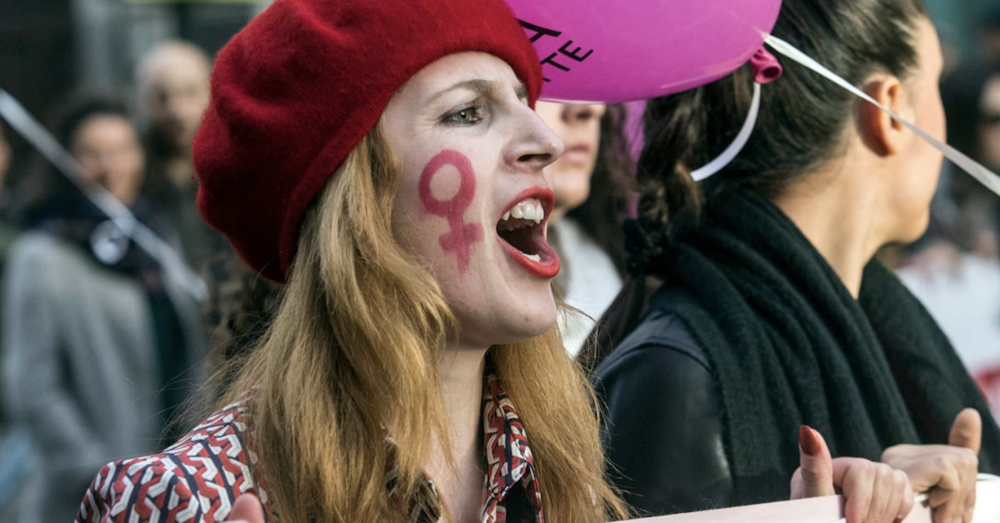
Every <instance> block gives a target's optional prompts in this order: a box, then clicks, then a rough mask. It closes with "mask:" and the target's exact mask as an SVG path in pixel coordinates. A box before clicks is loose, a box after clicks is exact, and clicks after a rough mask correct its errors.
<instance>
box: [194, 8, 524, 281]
mask: <svg viewBox="0 0 1000 523" xmlns="http://www.w3.org/2000/svg"><path fill="white" fill-rule="evenodd" d="M462 51H482V52H485V53H489V54H492V55H494V56H497V57H499V58H501V59H503V60H504V61H506V62H507V63H508V64H510V66H511V67H512V68H513V69H514V72H515V73H517V75H518V77H519V78H520V79H521V81H523V82H524V83H525V84H526V85H527V86H528V91H529V96H530V99H531V101H532V103H534V100H535V99H536V98H537V96H538V94H539V91H540V90H541V81H542V74H541V67H540V65H539V63H538V57H537V55H536V54H535V51H534V49H533V48H532V47H531V43H530V42H529V41H528V37H527V36H526V35H525V33H524V31H523V30H522V29H521V27H520V25H519V24H518V22H517V20H516V19H515V18H514V15H513V13H512V12H511V11H510V9H509V8H508V7H507V6H506V4H504V2H503V1H502V0H277V1H276V2H274V4H273V5H271V7H269V8H268V9H267V10H266V11H264V12H263V13H261V14H260V15H259V16H257V18H256V19H254V20H253V21H252V22H251V23H250V24H249V25H247V27H246V28H244V29H243V30H242V31H240V32H239V33H238V34H237V35H236V36H234V37H233V39H232V40H231V41H230V42H229V43H228V44H226V46H225V47H224V48H223V49H222V51H220V52H219V56H218V58H217V60H216V62H215V68H214V70H213V71H212V97H211V102H210V103H209V106H208V109H207V111H206V113H205V118H204V121H203V122H202V124H201V128H200V129H199V130H198V134H197V136H196V137H195V140H194V145H193V149H192V154H193V158H194V166H195V172H196V173H197V177H198V181H199V189H198V209H199V210H200V211H201V215H202V217H203V218H204V219H205V221H206V222H208V224H209V225H211V226H212V227H214V228H216V229H218V230H219V231H220V232H222V233H223V234H224V235H225V236H226V237H227V238H228V239H229V241H230V243H232V244H233V247H234V248H235V249H236V252H237V253H239V255H240V256H241V257H242V258H243V260H244V261H246V262H247V264H249V265H250V266H251V267H252V268H253V269H254V270H256V271H259V272H260V273H261V274H263V275H264V276H266V277H267V278H270V279H272V280H275V281H279V282H284V281H285V280H286V278H287V276H288V268H289V266H290V265H291V262H292V258H293V257H294V255H295V247H296V241H297V239H298V230H299V225H300V224H301V222H302V217H303V215H304V214H305V211H306V209H307V208H308V207H309V205H310V204H311V203H312V201H313V200H314V199H315V198H316V196H317V194H318V193H319V191H320V189H321V188H322V187H323V184H324V183H326V181H327V179H329V177H330V176H331V175H332V174H333V173H334V171H336V170H337V168H338V167H339V166H340V164H341V163H342V162H343V161H344V159H345V158H346V157H347V155H348V153H350V151H351V150H352V149H353V148H354V147H355V146H356V145H357V144H358V142H360V141H361V139H362V138H363V137H364V136H365V135H366V134H367V133H368V132H369V131H370V130H371V129H372V128H373V127H374V126H375V124H376V123H377V122H378V119H379V117H380V116H381V115H382V111H383V110H384V109H385V106H386V104H388V102H389V99H390V98H392V95H393V94H394V93H395V92H396V91H398V90H399V89H400V88H401V87H402V86H403V84H405V83H406V81H407V80H409V79H410V77H412V76H413V75H414V74H416V73H417V72H419V71H420V70H421V69H422V68H424V66H426V65H429V64H430V63H431V62H434V61H435V60H437V59H439V58H442V57H444V56H447V55H449V54H453V53H457V52H462Z"/></svg>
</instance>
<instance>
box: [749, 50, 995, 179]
mask: <svg viewBox="0 0 1000 523" xmlns="http://www.w3.org/2000/svg"><path fill="white" fill-rule="evenodd" d="M764 41H765V42H766V43H767V45H769V46H770V47H771V48H772V49H774V50H775V51H777V52H778V53H779V54H781V55H783V56H785V57H786V58H789V59H791V60H794V61H796V62H798V63H799V64H801V65H803V66H805V67H807V68H809V69H811V70H813V71H814V72H816V73H818V74H820V75H822V76H823V77H825V78H826V79H828V80H830V81H831V82H833V83H835V84H837V85H839V86H840V87H843V88H844V89H846V90H848V91H850V92H851V93H853V94H854V95H855V96H858V97H859V98H861V99H863V100H865V101H867V102H869V103H871V104H872V105H874V106H875V107H878V108H879V109H881V110H883V111H885V113H886V114H888V115H889V116H891V117H892V119H893V120H896V121H897V122H899V123H900V124H902V125H903V126H905V127H906V128H907V129H909V130H911V131H913V132H914V133H916V135H917V136H919V137H920V138H922V139H923V140H924V141H926V142H927V143H929V144H930V145H931V146H933V147H934V148H936V149H938V150H939V151H941V152H942V153H943V154H944V155H945V157H946V158H948V159H949V160H951V161H952V162H953V163H954V164H955V165H957V166H959V167H960V168H962V170H964V171H965V172H966V173H968V174H969V175H970V176H972V177H973V178H975V179H976V180H977V181H979V183H981V184H983V185H985V186H986V187H987V188H988V189H989V190H991V191H993V192H994V193H996V194H997V195H1000V177H998V176H997V174H996V173H994V172H992V171H990V170H989V169H987V168H986V167H984V166H983V165H982V164H980V163H979V162H977V161H975V160H973V159H972V158H969V157H968V156H966V155H965V154H964V153H962V152H961V151H959V150H958V149H955V148H954V147H952V146H950V145H948V144H946V143H944V142H942V141H941V140H938V139H937V138H934V137H933V136H931V135H930V134H928V133H927V131H924V130H923V129H921V128H920V127H918V126H917V125H916V124H913V123H911V122H910V121H908V120H906V119H905V118H903V117H901V116H899V115H898V114H896V113H895V112H894V111H893V110H892V109H889V108H888V107H886V106H884V105H882V104H880V103H879V102H878V101H877V100H875V99H874V98H872V97H871V96H868V95H867V94H865V92H864V91H862V90H861V89H858V88H857V87H855V86H853V85H851V83H850V82H848V81H847V80H844V79H843V78H841V77H840V76H838V75H837V74H836V73H834V72H833V71H831V70H829V69H827V68H826V67H824V66H823V65H821V64H820V63H819V62H817V61H816V60H813V59H812V58H810V57H809V56H808V55H806V54H805V53H803V52H802V51H799V50H798V49H796V48H795V47H794V46H792V45H791V44H789V43H788V42H786V41H784V40H782V39H780V38H778V37H776V36H773V35H768V36H767V37H766V38H765V39H764Z"/></svg>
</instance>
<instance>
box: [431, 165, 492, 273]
mask: <svg viewBox="0 0 1000 523" xmlns="http://www.w3.org/2000/svg"><path fill="white" fill-rule="evenodd" d="M449 165H450V166H452V167H454V168H455V169H457V170H458V174H459V186H458V192H456V193H455V196H453V197H452V198H451V199H450V200H439V199H437V198H436V197H435V196H434V193H433V191H432V190H431V182H432V181H433V180H434V177H435V176H437V174H438V173H440V172H441V170H442V169H443V168H444V167H446V166H449ZM419 190H420V201H421V203H423V205H424V208H425V209H427V212H429V213H431V214H433V215H435V216H440V217H442V218H444V219H446V220H448V226H449V227H450V228H451V230H450V231H448V232H447V233H445V234H442V235H441V237H440V238H438V241H439V242H440V244H441V248H442V249H443V250H444V251H445V252H447V253H450V254H454V255H455V257H456V258H457V261H458V272H460V273H462V274H464V273H466V272H467V271H468V270H469V261H470V259H471V252H472V245H473V244H475V243H477V242H481V241H483V226H482V224H480V223H478V222H474V223H465V222H464V220H465V218H464V217H465V211H466V209H468V208H469V205H471V204H472V199H473V198H474V197H475V196H476V174H475V172H474V171H473V168H472V162H470V161H469V159H468V158H467V157H466V156H465V155H463V154H462V153H460V152H458V151H455V150H453V149H446V150H444V151H441V152H439V153H438V154H436V155H435V156H434V157H433V158H431V161H430V162H427V165H426V166H425V167H424V171H423V173H422V174H421V175H420V186H419Z"/></svg>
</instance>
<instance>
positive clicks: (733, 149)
mask: <svg viewBox="0 0 1000 523" xmlns="http://www.w3.org/2000/svg"><path fill="white" fill-rule="evenodd" d="M758 114H760V84H759V83H757V82H754V84H753V101H751V102H750V114H748V115H747V119H746V121H745V122H743V128H742V129H740V132H739V134H737V135H736V139H735V140H733V143H731V144H729V147H727V148H726V150H725V151H722V154H720V155H719V157H718V158H716V159H714V160H712V161H711V162H709V163H708V165H705V166H704V167H702V168H700V169H696V170H694V171H692V172H691V177H692V178H694V181H696V182H700V181H702V180H704V179H705V178H708V177H709V176H712V175H713V174H715V173H717V172H719V171H721V170H722V169H724V168H725V167H726V166H727V165H729V164H730V163H732V162H733V160H735V159H736V157H737V156H739V154H740V151H742V150H743V148H744V147H746V145H747V142H749V141H750V135H752V134H753V128H754V126H755V125H757V115H758Z"/></svg>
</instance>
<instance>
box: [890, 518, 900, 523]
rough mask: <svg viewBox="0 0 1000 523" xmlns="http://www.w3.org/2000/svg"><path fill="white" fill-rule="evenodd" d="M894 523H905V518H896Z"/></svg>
mask: <svg viewBox="0 0 1000 523" xmlns="http://www.w3.org/2000/svg"><path fill="white" fill-rule="evenodd" d="M892 523H903V518H896V519H894V520H892Z"/></svg>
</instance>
